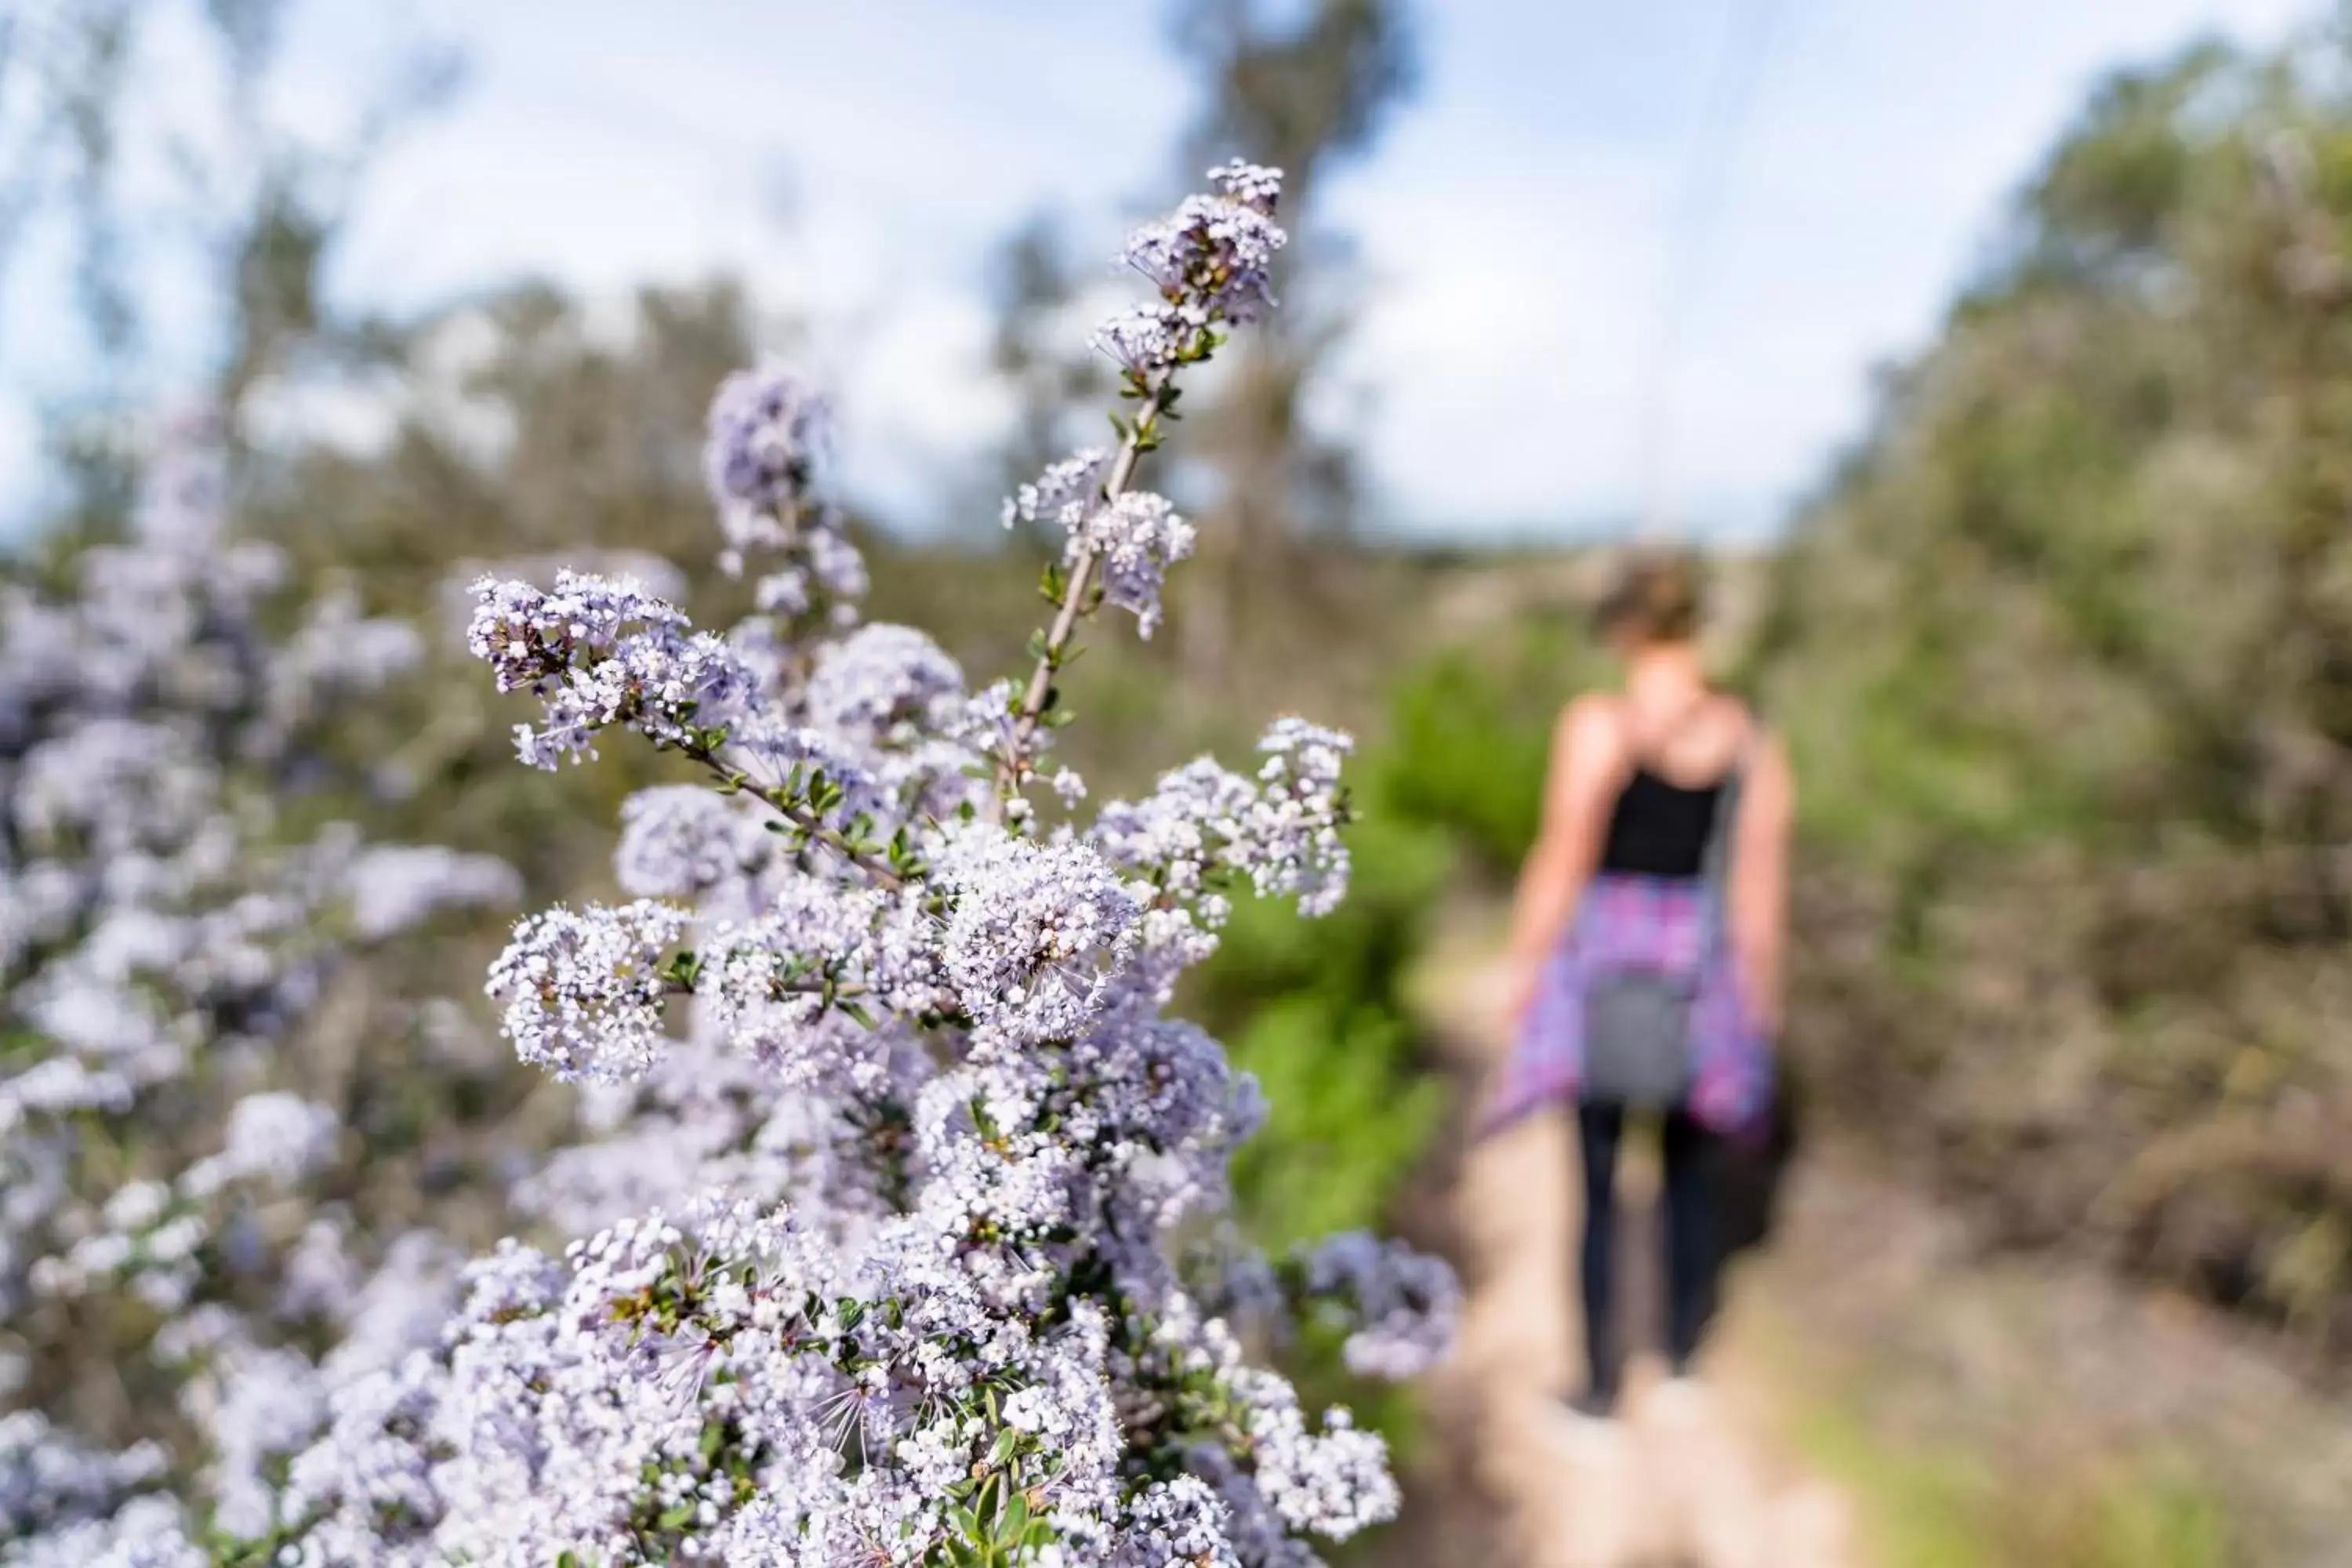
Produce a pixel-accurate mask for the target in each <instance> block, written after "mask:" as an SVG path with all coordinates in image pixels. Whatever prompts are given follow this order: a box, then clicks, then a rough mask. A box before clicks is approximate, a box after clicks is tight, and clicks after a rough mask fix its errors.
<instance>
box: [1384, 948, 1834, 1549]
mask: <svg viewBox="0 0 2352 1568" xmlns="http://www.w3.org/2000/svg"><path fill="white" fill-rule="evenodd" d="M1491 952H1492V949H1491V946H1490V945H1487V944H1486V943H1483V942H1475V941H1474V940H1472V939H1468V938H1465V942H1464V945H1463V947H1462V948H1460V949H1459V950H1456V951H1454V952H1443V953H1440V954H1437V955H1435V956H1434V957H1433V960H1432V962H1431V964H1430V966H1429V969H1428V971H1427V973H1426V976H1425V984H1424V986H1423V992H1424V996H1425V1003H1424V1006H1425V1010H1426V1012H1427V1014H1428V1016H1429V1018H1430V1022H1431V1023H1432V1024H1433V1026H1434V1029H1435V1032H1436V1034H1437V1036H1438V1037H1439V1039H1440V1041H1441V1043H1442V1044H1443V1046H1444V1049H1445V1050H1447V1051H1448V1052H1449V1053H1450V1054H1452V1055H1454V1057H1455V1060H1456V1065H1457V1066H1458V1067H1459V1068H1461V1069H1462V1070H1463V1071H1464V1073H1465V1076H1468V1075H1471V1074H1474V1073H1475V1072H1476V1071H1477V1070H1479V1069H1480V1068H1483V1067H1484V1066H1485V1064H1486V1063H1487V1062H1488V1061H1490V1060H1491V1059H1492V1058H1493V1054H1494V1053H1495V1052H1496V1050H1497V1049H1498V1048H1499V1047H1500V1041H1501V1039H1502V1034H1503V1031H1502V1028H1501V1020H1500V1019H1499V1017H1497V1016H1496V1013H1495V1010H1494V1005H1493V999H1494V998H1496V997H1497V996H1498V995H1499V994H1500V993H1501V986H1500V985H1499V984H1496V981H1497V979H1498V976H1497V975H1496V972H1495V968H1494V963H1493V960H1492V958H1491V956H1490V954H1491ZM1570 1152H1571V1151H1570V1133H1569V1132H1568V1131H1567V1129H1566V1127H1565V1126H1564V1125H1563V1123H1562V1122H1561V1121H1560V1119H1559V1118H1542V1119H1538V1120H1536V1121H1532V1122H1530V1123H1528V1124H1527V1125H1525V1126H1522V1127H1520V1128H1518V1129H1517V1130H1516V1131H1512V1132H1510V1133H1507V1134H1506V1135H1504V1136H1502V1137H1500V1138H1496V1139H1494V1140H1492V1141H1489V1142H1485V1143H1481V1144H1474V1145H1471V1146H1469V1147H1468V1148H1466V1149H1465V1150H1464V1151H1463V1152H1462V1155H1461V1160H1460V1163H1459V1166H1458V1168H1457V1171H1456V1173H1455V1177H1454V1184H1453V1187H1452V1191H1451V1192H1450V1194H1448V1197H1447V1206H1448V1208H1449V1209H1450V1214H1449V1215H1447V1216H1446V1217H1447V1220H1448V1221H1449V1222H1450V1226H1449V1228H1450V1229H1451V1230H1452V1233H1453V1237H1454V1243H1455V1254H1456V1257H1457V1258H1459V1260H1460V1261H1461V1264H1462V1267H1463V1272H1464V1277H1465V1287H1466V1289H1467V1290H1468V1300H1467V1303H1466V1307H1465V1315H1464V1321H1463V1327H1462V1336H1461V1342H1460V1344H1459V1346H1458V1348H1457V1350H1456V1352H1455V1353H1454V1357H1453V1358H1452V1359H1451V1361H1450V1362H1449V1363H1448V1364H1447V1365H1445V1366H1444V1367H1443V1368H1441V1369H1440V1370H1439V1372H1438V1373H1436V1374H1435V1376H1434V1378H1433V1386H1432V1387H1431V1389H1430V1391H1429V1393H1430V1406H1431V1409H1432V1410H1433V1413H1434V1425H1435V1426H1436V1427H1437V1428H1438V1432H1437V1434H1436V1436H1438V1439H1439V1440H1440V1441H1442V1442H1444V1444H1446V1445H1447V1446H1448V1447H1450V1448H1451V1449H1452V1450H1453V1452H1454V1460H1455V1464H1456V1466H1457V1467H1458V1468H1459V1469H1460V1470H1461V1471H1463V1472H1465V1473H1464V1474H1463V1477H1462V1479H1465V1480H1467V1481H1470V1482H1473V1483H1474V1484H1475V1487H1476V1489H1477V1490H1478V1492H1479V1493H1481V1494H1483V1495H1484V1496H1485V1497H1486V1499H1488V1500H1490V1501H1491V1503H1492V1506H1493V1509H1494V1511H1495V1513H1496V1517H1495V1518H1494V1519H1492V1520H1491V1521H1487V1522H1488V1532H1489V1533H1490V1534H1491V1537H1492V1540H1493V1542H1494V1550H1495V1551H1496V1553H1497V1555H1498V1556H1499V1557H1500V1558H1501V1560H1502V1561H1505V1562H1507V1563H1516V1564H1523V1565H1525V1568H1667V1565H1674V1568H1685V1565H1687V1568H1862V1565H1861V1564H1860V1563H1858V1562H1857V1560H1856V1558H1855V1556H1854V1554H1853V1544H1852V1540H1851V1537H1852V1534H1853V1531H1852V1526H1851V1522H1850V1519H1849V1514H1850V1510H1849V1509H1848V1507H1847V1505H1846V1503H1845V1500H1843V1498H1842V1497H1841V1496H1840V1495H1839V1494H1838V1493H1837V1492H1836V1491H1835V1489H1832V1488H1831V1487H1829V1486H1827V1485H1825V1484H1824V1483H1822V1482H1821V1481H1819V1480H1818V1479H1813V1478H1811V1477H1810V1476H1808V1475H1806V1474H1805V1473H1803V1471H1802V1469H1801V1467H1800V1466H1799V1465H1797V1464H1796V1463H1795V1461H1794V1460H1793V1459H1791V1458H1790V1457H1789V1456H1788V1454H1787V1453H1786V1452H1785V1450H1784V1448H1783V1447H1782V1446H1781V1445H1780V1444H1779V1443H1777V1442H1775V1441H1774V1440H1772V1437H1771V1436H1770V1434H1771V1431H1772V1421H1771V1416H1770V1405H1771V1400H1770V1395H1769V1378H1766V1377H1763V1376H1760V1375H1758V1372H1757V1369H1756V1368H1754V1367H1752V1366H1749V1365H1746V1364H1743V1362H1744V1357H1743V1352H1742V1348H1741V1338H1742V1336H1741V1335H1740V1333H1739V1332H1738V1316H1739V1310H1740V1309H1739V1306H1738V1299H1737V1294H1736V1292H1735V1295H1734V1299H1733V1301H1732V1303H1731V1305H1730V1307H1729V1309H1728V1311H1727V1324H1726V1330H1725V1331H1724V1332H1722V1333H1720V1334H1719V1335H1718V1336H1717V1343H1716V1345H1715V1347H1714V1348H1713V1349H1711V1350H1710V1351H1709V1352H1707V1354H1706V1358H1705V1359H1704V1360H1703V1362H1702V1368H1701V1376H1700V1378H1699V1379H1698V1381H1697V1382H1696V1384H1682V1385H1679V1386H1677V1385H1672V1384H1665V1383H1664V1382H1663V1380H1662V1378H1661V1375H1660V1371H1659V1368H1658V1366H1657V1364H1656V1363H1655V1361H1654V1358H1637V1360H1636V1361H1635V1363H1633V1367H1632V1368H1631V1369H1630V1371H1629V1376H1628V1397H1627V1401H1626V1409H1625V1418H1624V1419H1623V1420H1622V1422H1619V1423H1616V1424H1614V1428H1613V1429H1612V1428H1607V1427H1599V1426H1594V1425H1592V1424H1590V1423H1581V1422H1579V1421H1577V1420H1576V1419H1575V1418H1574V1417H1572V1416H1570V1415H1568V1413H1567V1412H1566V1411H1565V1410H1563V1409H1562V1408H1561V1406H1560V1405H1559V1402H1558V1397H1557V1396H1558V1394H1559V1392H1560V1391H1563V1390H1566V1389H1570V1388H1572V1387H1574V1386H1575V1385H1576V1380H1577V1377H1578V1375H1579V1373H1578V1372H1577V1370H1576V1369H1575V1368H1574V1367H1573V1366H1572V1365H1571V1357H1570V1346H1571V1344H1573V1343H1576V1342H1578V1341H1577V1334H1578V1331H1579V1330H1578V1323H1577V1319H1576V1312H1577V1308H1576V1306H1575V1304H1574V1302H1573V1301H1572V1300H1571V1294H1570V1289H1569V1284H1570V1279H1571V1278H1572V1276H1571V1273H1570V1257H1569V1249H1570V1237H1571V1235H1572V1232H1573V1230H1574V1227H1575V1226H1576V1225H1577V1224H1578V1220H1579V1216H1578V1214H1577V1212H1576V1204H1577V1195H1576V1193H1575V1191H1574V1184H1573V1182H1572V1181H1571V1175H1570ZM1649 1175H1650V1173H1647V1172H1643V1171H1640V1170H1632V1171H1628V1172H1627V1173H1626V1179H1625V1180H1624V1181H1623V1183H1622V1184H1623V1185H1624V1186H1625V1187H1627V1188H1628V1189H1630V1190H1629V1200H1630V1201H1629V1205H1628V1206H1629V1209H1631V1210H1633V1212H1636V1213H1639V1212H1640V1210H1641V1209H1642V1208H1643V1207H1645V1206H1646V1202H1647V1192H1646V1189H1647V1186H1648V1185H1649V1181H1648V1178H1649ZM1647 1261H1648V1260H1647V1259H1641V1260H1640V1262H1642V1263H1646V1262H1647ZM1636 1342H1637V1343H1638V1342H1641V1341H1640V1340H1639V1339H1638V1338H1637V1340H1636ZM1506 1554H1507V1555H1506Z"/></svg>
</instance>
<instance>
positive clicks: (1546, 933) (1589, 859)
mask: <svg viewBox="0 0 2352 1568" xmlns="http://www.w3.org/2000/svg"><path fill="white" fill-rule="evenodd" d="M1624 766H1625V742H1624V737H1623V735H1622V733H1621V732H1620V726H1619V725H1618V722H1617V718H1616V713H1615V710H1614V708H1613V706H1612V703H1611V702H1610V700H1609V699H1607V698H1605V697H1598V696H1589V697H1580V698H1578V699H1577V700H1575V701H1573V702H1571V703H1570V704H1569V705H1568V706H1567V707H1566V708H1565V709H1563V710H1561V712H1560V716H1559V724H1558V725H1556V726H1555V727H1554V728H1553V731H1552V742H1551V766H1550V770H1549V773H1548V774H1547V775H1546V777H1545V780H1544V812H1543V826H1542V827H1541V829H1540V830H1539V831H1538V834H1537V837H1536V843H1535V847H1534V848H1533V849H1531V850H1529V851H1528V860H1527V865H1526V866H1525V867H1524V868H1522V869H1521V870H1520V872H1519V888H1518V897H1517V900H1516V902H1515V903H1514V906H1513V911H1512V921H1511V962H1512V965H1513V968H1514V972H1515V975H1516V985H1517V993H1516V994H1515V996H1514V1004H1515V1009H1516V1010H1524V1008H1525V1006H1526V1004H1527V1002H1528V998H1529V997H1530V996H1532V995H1533V994H1534V989H1535V976H1536V974H1537V973H1538V971H1539V970H1540V969H1541V967H1542V964H1543V961H1544V957H1545V955H1546V954H1547V953H1549V952H1550V951H1551V949H1552V944H1553V943H1555V942H1558V941H1559V933H1560V931H1561V930H1562V929H1563V928H1565V927H1566V926H1567V924H1568V921H1569V917H1570V915H1571V914H1573V913H1574V912H1575V910H1576V900H1578V899H1579V898H1580V896H1582V894H1583V892H1584V885H1585V883H1586V882H1587V881H1589V880H1590V879H1591V876H1592V868H1593V866H1594V865H1595V863H1596V862H1598V861H1599V859H1600V858H1601V834H1602V833H1603V832H1604V831H1605V829H1606V826H1607V825H1606V822H1605V820H1604V819H1605V817H1606V815H1607V813H1608V810H1609V806H1610V802H1611V800H1612V797H1613V795H1615V792H1616V789H1617V786H1618V783H1619V780H1620V776H1621V775H1622V773H1623V772H1624Z"/></svg>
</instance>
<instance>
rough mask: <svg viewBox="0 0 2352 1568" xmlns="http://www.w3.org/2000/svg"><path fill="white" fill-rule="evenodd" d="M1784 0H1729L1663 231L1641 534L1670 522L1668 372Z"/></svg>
mask: <svg viewBox="0 0 2352 1568" xmlns="http://www.w3.org/2000/svg"><path fill="white" fill-rule="evenodd" d="M1784 8H1785V7H1784V4H1783V0H1731V7H1730V11H1729V13H1728V15H1727V18H1726V20H1727V38H1726V43H1725V49H1724V52H1723V54H1722V56H1721V57H1720V59H1719V61H1718V68H1717V71H1716V73H1715V79H1714V81H1713V82H1712V84H1711V90H1710V91H1709V92H1708V95H1707V99H1706V104H1705V107H1704V110H1703V112H1702V113H1701V116H1700V119H1699V129H1698V139H1697V143H1696V147H1695V149H1694V152H1693V156H1692V162H1691V168H1690V175H1689V181H1688V183H1687V184H1685V187H1684V190H1683V199H1682V203H1681V205H1680V207H1679V209H1678V210H1677V212H1676V214H1675V223H1674V224H1673V226H1671V227H1670V228H1669V229H1668V231H1667V240H1666V269H1665V273H1664V287H1663V289H1662V290H1661V294H1660V298H1659V301H1658V313H1657V317H1656V320H1655V322H1654V327H1653V331H1652V336H1651V342H1650V348H1649V353H1648V356H1647V359H1646V362H1645V363H1644V364H1643V373H1642V380H1641V394H1640V396H1641V411H1642V428H1641V465H1642V468H1641V486H1642V515H1641V518H1640V521H1639V525H1638V529H1639V532H1640V534H1641V536H1642V537H1643V538H1647V539H1656V538H1658V537H1660V536H1662V535H1664V533H1666V532H1667V531H1668V530H1669V527H1670V524H1671V503H1672V498H1671V496H1670V494H1669V490H1668V486H1669V481H1670V480H1671V479H1672V476H1673V472H1674V413H1675V406H1674V405H1675V370H1676V368H1677V365H1676V361H1677V359H1678V357H1679V353H1680V350H1681V347H1682V332H1683V329H1684V327H1685V324H1686V318H1687V314H1688V310H1689V307H1690V303H1691V299H1692V296H1693V295H1694V294H1695V293H1696V290H1697V287H1698V283H1699V280H1700V274H1701V272H1702V269H1703V268H1705V266H1706V261H1707V259H1708V244H1709V242H1710V241H1711V240H1712V239H1713V237H1714V233H1715V229H1716V226H1717V221H1718V219H1719V218H1720V217H1721V216H1722V212H1723V208H1724V205H1725V200H1726V196H1727V192H1728V190H1729V187H1730V183H1731V176H1732V173H1733V164H1734V160H1735V158H1736V155H1737V153H1738V149H1739V135H1740V132H1741V130H1742V128H1743V126H1744V125H1745V123H1746V121H1747V118H1748V111H1749V109H1750V108H1751V106H1752V105H1753V103H1754V101H1755V99H1756V94H1757V88H1758V85H1759V82H1760V81H1761V80H1762V79H1763V74H1764V67H1765V63H1766V57H1767V56H1768V54H1769V51H1770V48H1771V45H1772V41H1773V38H1774V36H1775V26H1776V24H1777V23H1778V22H1779V21H1780V16H1781V13H1782V11H1783V9H1784Z"/></svg>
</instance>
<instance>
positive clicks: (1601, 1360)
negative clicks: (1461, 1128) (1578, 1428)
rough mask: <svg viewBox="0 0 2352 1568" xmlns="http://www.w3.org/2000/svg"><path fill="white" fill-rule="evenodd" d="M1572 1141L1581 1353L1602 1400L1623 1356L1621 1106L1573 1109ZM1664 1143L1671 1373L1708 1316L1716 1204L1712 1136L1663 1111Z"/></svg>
mask: <svg viewBox="0 0 2352 1568" xmlns="http://www.w3.org/2000/svg"><path fill="white" fill-rule="evenodd" d="M1576 1124H1577V1131H1578V1134H1579V1139H1578V1142H1580V1144H1581V1145H1582V1147H1583V1153H1584V1271H1583V1272H1584V1278H1583V1286H1584V1349H1585V1354H1586V1356H1587V1357H1588V1358H1589V1363H1590V1365H1591V1374H1592V1382H1591V1390H1592V1392H1593V1394H1595V1395H1597V1396H1598V1397H1600V1398H1601V1399H1602V1400H1604V1401H1607V1400H1613V1399H1615V1398H1616V1397H1617V1386H1618V1379H1619V1376H1620V1374H1621V1373H1622V1372H1623V1370H1624V1352H1623V1349H1622V1346H1621V1345H1620V1344H1619V1343H1618V1334H1617V1326H1616V1313H1615V1310H1614V1306H1615V1302H1616V1299H1617V1292H1616V1286H1617V1270H1616V1250H1617V1247H1616V1242H1617V1151H1618V1146H1619V1145H1620V1144H1621V1143H1622V1142H1624V1134H1625V1110H1624V1107H1622V1106H1620V1105H1580V1106H1579V1107H1578V1108H1577V1112H1576ZM1660 1142H1662V1143H1663V1144H1664V1155H1665V1183H1664V1194H1663V1195H1664V1203H1662V1204H1661V1205H1659V1213H1660V1215H1661V1218H1662V1219H1663V1221H1664V1226H1663V1230H1664V1235H1663V1237H1662V1238H1661V1240H1662V1244H1663V1246H1664V1250H1665V1259H1666V1356H1667V1359H1668V1360H1669V1361H1670V1362H1671V1363H1673V1366H1674V1369H1675V1372H1676V1373H1682V1372H1685V1371H1686V1370H1688V1368H1689V1365H1690V1361H1691V1358H1692V1356H1694V1355H1695V1354H1696V1353H1697V1351H1698V1341H1699V1336H1700V1334H1702V1333H1704V1332H1705V1331H1706V1325H1707V1320H1708V1319H1709V1318H1711V1317H1712V1316H1714V1313H1715V1290H1716V1274H1717V1268H1718V1266H1719V1264H1720V1262H1721V1257H1720V1254H1719V1253H1718V1251H1717V1242H1716V1234H1715V1231H1716V1226H1715V1204H1714V1199H1713V1196H1712V1194H1710V1192H1709V1190H1708V1186H1709V1183H1708V1161H1709V1158H1710V1156H1711V1152H1712V1148H1713V1142H1714V1135H1713V1134H1712V1133H1710V1132H1708V1131H1707V1130H1706V1128H1704V1127H1702V1126H1700V1125H1699V1124H1698V1123H1697V1122H1696V1121H1693V1120H1692V1119H1691V1118H1690V1116H1689V1115H1688V1114H1686V1113H1685V1112H1683V1111H1680V1110H1675V1111H1669V1112H1668V1113H1667V1114H1666V1116H1665V1118H1664V1126H1663V1128H1662V1129H1661V1137H1660Z"/></svg>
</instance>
